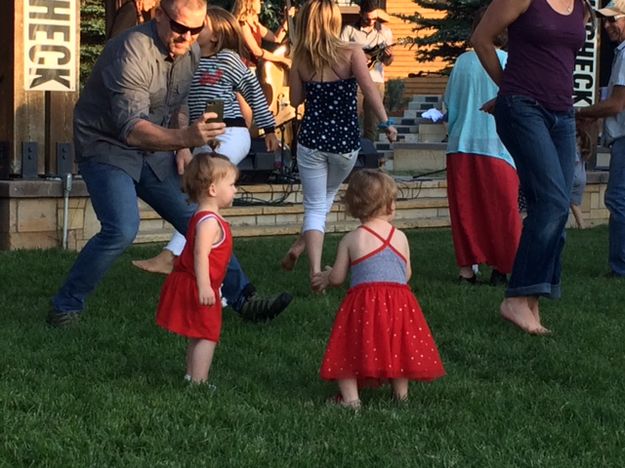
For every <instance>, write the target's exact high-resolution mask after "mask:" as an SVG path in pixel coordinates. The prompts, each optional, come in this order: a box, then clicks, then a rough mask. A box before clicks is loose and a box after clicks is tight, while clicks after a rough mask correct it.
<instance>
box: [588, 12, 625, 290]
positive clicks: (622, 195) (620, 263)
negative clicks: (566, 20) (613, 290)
mask: <svg viewBox="0 0 625 468" xmlns="http://www.w3.org/2000/svg"><path fill="white" fill-rule="evenodd" d="M597 13H598V15H599V16H600V17H601V18H602V22H603V27H604V29H605V31H606V33H607V34H608V37H609V38H610V40H611V41H613V42H616V43H617V44H618V46H617V47H616V49H615V50H614V61H613V62H612V72H611V73H610V81H609V84H608V97H607V99H605V100H604V101H601V102H598V103H597V104H593V105H592V106H588V107H582V108H578V109H577V113H576V117H577V119H578V128H581V129H584V127H588V126H589V125H592V124H594V123H595V120H596V119H598V118H602V117H603V118H605V121H604V128H603V138H604V144H605V145H606V146H609V147H610V177H609V179H608V187H607V189H606V192H605V204H606V206H607V208H608V210H609V211H610V248H609V254H608V262H609V265H610V273H609V275H610V276H614V277H619V278H622V277H625V5H624V4H623V2H616V3H615V2H613V1H612V2H610V3H609V4H608V5H607V6H606V7H605V8H602V9H600V10H597Z"/></svg>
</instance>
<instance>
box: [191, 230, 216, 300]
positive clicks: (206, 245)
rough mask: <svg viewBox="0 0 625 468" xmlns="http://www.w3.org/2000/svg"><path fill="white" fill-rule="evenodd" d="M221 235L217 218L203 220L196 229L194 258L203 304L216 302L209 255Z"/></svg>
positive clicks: (199, 295)
mask: <svg viewBox="0 0 625 468" xmlns="http://www.w3.org/2000/svg"><path fill="white" fill-rule="evenodd" d="M220 236H221V227H220V226H219V223H218V222H217V220H216V219H215V218H209V219H207V220H205V221H201V222H200V223H199V224H198V225H197V228H196V230H195V249H194V251H193V258H194V267H195V279H196V282H197V291H198V298H199V301H200V304H201V305H209V306H210V305H213V304H214V303H215V292H214V291H213V288H212V287H211V281H210V275H209V263H208V255H209V254H210V252H211V249H212V248H213V244H214V243H215V242H217V241H218V240H219V238H220Z"/></svg>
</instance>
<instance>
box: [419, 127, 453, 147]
mask: <svg viewBox="0 0 625 468" xmlns="http://www.w3.org/2000/svg"><path fill="white" fill-rule="evenodd" d="M446 136H447V128H446V127H445V125H443V123H442V122H441V123H422V124H419V132H418V141H419V142H422V143H440V142H442V140H444V139H445V137H446Z"/></svg>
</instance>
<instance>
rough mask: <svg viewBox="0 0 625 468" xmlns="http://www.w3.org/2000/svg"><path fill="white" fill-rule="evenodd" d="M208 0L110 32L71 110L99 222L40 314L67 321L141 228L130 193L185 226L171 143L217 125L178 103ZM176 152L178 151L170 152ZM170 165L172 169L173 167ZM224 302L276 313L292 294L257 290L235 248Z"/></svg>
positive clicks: (180, 1)
mask: <svg viewBox="0 0 625 468" xmlns="http://www.w3.org/2000/svg"><path fill="white" fill-rule="evenodd" d="M205 17H206V0H162V1H161V5H160V8H158V10H157V12H156V16H155V19H154V20H152V21H150V22H148V23H144V24H142V25H140V26H137V27H135V28H132V29H130V30H128V31H126V32H125V33H123V34H121V35H120V36H117V37H116V38H114V39H112V40H110V41H109V42H108V43H107V45H106V47H105V48H104V51H103V53H102V55H101V56H100V58H99V59H98V61H97V62H96V64H95V66H94V68H93V71H92V73H91V76H90V77H89V79H88V80H87V83H86V84H85V87H84V89H83V91H82V93H81V96H80V99H79V100H78V103H77V104H76V108H75V111H74V140H75V144H76V155H77V162H78V164H79V168H80V173H81V174H82V176H83V179H84V181H85V184H86V185H87V189H88V191H89V195H90V198H91V203H92V205H93V209H94V211H95V213H96V215H97V216H98V219H99V221H100V224H101V231H100V232H99V233H98V234H96V235H95V236H94V237H93V238H91V239H90V240H89V242H88V243H87V244H86V245H85V247H84V248H83V250H82V251H81V252H80V254H79V255H78V258H77V259H76V262H75V263H74V265H73V267H72V269H71V270H70V272H69V274H68V277H67V279H66V281H65V284H64V285H63V286H62V287H61V289H60V290H59V291H58V293H57V294H56V296H55V297H54V299H53V310H51V311H50V313H49V314H48V319H47V321H48V323H49V324H50V325H53V326H59V327H62V326H65V325H68V324H70V323H72V322H73V321H75V320H76V319H77V318H78V317H79V316H80V313H81V312H82V310H83V308H84V301H85V299H86V297H87V295H88V294H89V293H91V292H92V291H93V290H94V289H95V287H96V286H97V284H98V283H99V281H100V280H101V279H102V278H103V276H104V275H105V274H106V272H107V271H108V270H109V268H110V267H111V265H112V264H113V262H114V261H115V260H116V259H117V258H118V257H119V256H120V255H121V254H122V253H123V252H124V250H125V249H126V248H127V247H128V246H130V244H132V242H133V240H134V238H135V236H136V234H137V231H138V229H139V219H140V218H139V210H138V206H137V197H139V198H141V199H142V200H144V201H145V202H146V203H148V204H149V205H150V206H151V207H152V208H154V210H155V211H156V212H157V213H158V214H159V215H161V216H162V217H163V218H164V219H165V220H166V221H168V222H170V223H171V224H173V225H174V227H175V228H176V229H177V230H178V231H180V232H182V233H184V232H186V230H187V225H188V222H189V219H190V218H191V216H192V215H193V212H194V211H195V206H194V205H189V204H187V202H186V197H185V195H184V194H183V193H182V192H181V191H180V180H179V175H178V172H179V171H181V170H182V169H183V168H184V165H185V164H186V163H188V162H189V161H188V160H182V158H184V157H186V153H182V152H181V153H179V154H180V156H174V154H173V151H174V150H177V149H180V148H188V147H195V146H202V145H205V144H206V143H207V142H208V141H209V140H211V139H213V138H215V137H216V136H218V135H220V134H222V133H223V131H224V124H223V123H221V122H220V123H209V122H208V121H207V119H211V118H214V117H216V115H215V114H211V113H205V114H203V115H202V116H201V117H200V118H199V119H198V120H197V121H195V122H193V123H191V124H190V125H189V126H185V127H184V128H179V127H180V126H179V125H178V122H182V121H186V119H185V118H180V119H178V112H182V113H185V112H186V110H185V105H184V103H185V100H186V97H187V93H188V91H189V86H190V84H191V79H192V77H193V72H194V71H195V68H196V66H197V63H198V60H199V48H198V46H197V45H196V44H195V41H196V39H197V36H198V34H199V33H200V31H201V30H202V28H203V26H204V22H205ZM176 158H180V160H176ZM177 168H178V170H177ZM222 291H223V296H224V297H225V298H226V300H227V301H228V303H229V304H230V305H231V306H232V307H233V308H234V309H235V310H236V311H238V312H240V313H241V314H242V315H243V316H245V317H247V318H250V319H266V318H272V317H273V316H275V315H277V314H278V313H280V312H281V311H282V310H283V309H284V308H285V307H286V306H287V305H288V304H289V302H290V300H291V296H290V295H288V294H286V293H283V294H281V295H279V296H278V297H276V298H273V299H271V300H262V299H258V298H256V297H255V289H254V286H253V285H252V284H251V283H250V282H249V280H248V278H247V276H245V273H244V272H243V271H242V269H241V267H240V265H239V263H238V261H237V259H236V257H235V256H234V255H233V256H232V260H231V262H230V265H229V266H228V274H227V276H226V279H225V281H224V285H223V288H222Z"/></svg>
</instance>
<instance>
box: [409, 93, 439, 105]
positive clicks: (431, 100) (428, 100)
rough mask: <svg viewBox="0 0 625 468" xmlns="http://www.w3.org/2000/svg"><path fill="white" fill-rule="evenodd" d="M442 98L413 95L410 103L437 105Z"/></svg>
mask: <svg viewBox="0 0 625 468" xmlns="http://www.w3.org/2000/svg"><path fill="white" fill-rule="evenodd" d="M442 100H443V97H442V96H440V95H423V94H415V95H414V96H412V99H410V102H420V103H428V104H437V103H439V102H442Z"/></svg>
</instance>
